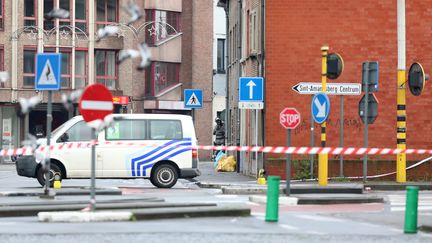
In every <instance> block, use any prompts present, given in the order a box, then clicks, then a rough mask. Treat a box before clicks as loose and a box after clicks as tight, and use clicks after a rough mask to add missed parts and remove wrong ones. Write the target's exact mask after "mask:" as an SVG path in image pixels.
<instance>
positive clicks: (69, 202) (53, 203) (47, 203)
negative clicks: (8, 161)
mask: <svg viewBox="0 0 432 243" xmlns="http://www.w3.org/2000/svg"><path fill="white" fill-rule="evenodd" d="M89 202H90V201H89V200H64V201H60V200H43V201H37V202H10V203H0V207H19V206H57V205H74V204H82V205H88V204H89ZM134 202H165V200H164V199H162V198H157V197H148V198H118V199H98V200H97V204H98V205H100V204H107V203H134Z"/></svg>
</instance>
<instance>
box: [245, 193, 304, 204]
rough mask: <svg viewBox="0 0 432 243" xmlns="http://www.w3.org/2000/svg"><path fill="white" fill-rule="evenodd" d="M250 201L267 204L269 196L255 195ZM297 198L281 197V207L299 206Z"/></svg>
mask: <svg viewBox="0 0 432 243" xmlns="http://www.w3.org/2000/svg"><path fill="white" fill-rule="evenodd" d="M249 201H251V202H254V203H260V204H266V203H267V196H260V195H253V196H250V197H249ZM297 203H298V198H297V197H284V196H280V195H279V205H285V206H294V205H297Z"/></svg>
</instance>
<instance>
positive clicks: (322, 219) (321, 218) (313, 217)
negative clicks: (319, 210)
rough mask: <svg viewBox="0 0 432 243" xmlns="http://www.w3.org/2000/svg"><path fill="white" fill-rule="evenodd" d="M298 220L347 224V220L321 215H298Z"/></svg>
mask: <svg viewBox="0 0 432 243" xmlns="http://www.w3.org/2000/svg"><path fill="white" fill-rule="evenodd" d="M296 217H298V218H302V219H308V220H314V221H320V222H345V220H342V219H337V218H330V217H324V216H319V215H306V214H305V215H296Z"/></svg>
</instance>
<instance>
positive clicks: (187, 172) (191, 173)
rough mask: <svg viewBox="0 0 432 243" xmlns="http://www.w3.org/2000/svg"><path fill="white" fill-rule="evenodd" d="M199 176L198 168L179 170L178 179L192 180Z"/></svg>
mask: <svg viewBox="0 0 432 243" xmlns="http://www.w3.org/2000/svg"><path fill="white" fill-rule="evenodd" d="M200 175H201V171H200V170H199V169H198V168H191V169H180V178H194V177H197V176H200Z"/></svg>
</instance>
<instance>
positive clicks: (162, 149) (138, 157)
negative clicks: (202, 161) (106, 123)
mask: <svg viewBox="0 0 432 243" xmlns="http://www.w3.org/2000/svg"><path fill="white" fill-rule="evenodd" d="M191 146H192V139H191V138H185V139H182V140H172V141H169V142H167V143H165V144H161V145H160V146H157V147H156V148H154V149H152V150H150V151H146V152H144V153H143V154H140V153H138V154H135V157H131V158H130V159H129V161H130V168H131V172H132V176H137V177H138V176H147V175H146V170H147V169H148V168H151V167H153V165H154V164H155V163H157V162H159V161H161V160H170V159H171V158H173V157H175V156H177V155H179V154H182V153H186V152H191V151H192V148H191Z"/></svg>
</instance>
